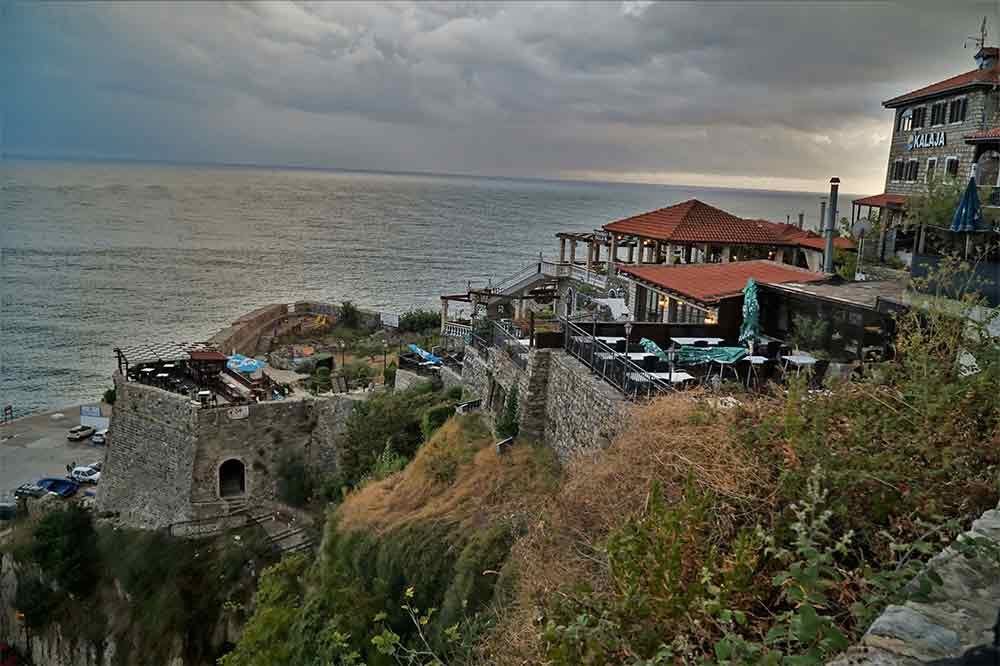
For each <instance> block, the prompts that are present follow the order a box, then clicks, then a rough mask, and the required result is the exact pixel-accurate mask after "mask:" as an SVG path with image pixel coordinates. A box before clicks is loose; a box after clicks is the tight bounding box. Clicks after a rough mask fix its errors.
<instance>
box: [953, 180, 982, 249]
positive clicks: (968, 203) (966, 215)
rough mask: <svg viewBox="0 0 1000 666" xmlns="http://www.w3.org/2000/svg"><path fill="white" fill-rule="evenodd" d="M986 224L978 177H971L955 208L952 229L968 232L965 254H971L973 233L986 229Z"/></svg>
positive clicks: (961, 232) (956, 231)
mask: <svg viewBox="0 0 1000 666" xmlns="http://www.w3.org/2000/svg"><path fill="white" fill-rule="evenodd" d="M985 227H986V225H985V224H984V223H983V209H982V207H981V206H980V205H979V192H978V191H977V190H976V177H975V176H973V177H972V178H970V179H969V184H968V186H967V187H966V188H965V193H964V194H963V195H962V198H961V199H960V200H959V202H958V208H956V209H955V217H953V218H952V220H951V230H952V231H954V232H955V233H959V234H967V235H966V237H965V256H966V257H968V256H969V245H971V243H972V236H971V234H974V233H976V232H977V231H985V230H986V229H985Z"/></svg>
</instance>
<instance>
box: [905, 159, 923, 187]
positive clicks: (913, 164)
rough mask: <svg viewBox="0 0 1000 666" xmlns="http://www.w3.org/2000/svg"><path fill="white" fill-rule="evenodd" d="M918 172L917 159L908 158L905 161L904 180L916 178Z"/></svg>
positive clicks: (918, 164) (911, 180) (918, 163)
mask: <svg viewBox="0 0 1000 666" xmlns="http://www.w3.org/2000/svg"><path fill="white" fill-rule="evenodd" d="M919 173H920V162H918V161H917V160H910V161H909V162H907V163H906V180H907V181H909V182H911V183H912V182H913V181H915V180H916V179H917V176H918V175H919Z"/></svg>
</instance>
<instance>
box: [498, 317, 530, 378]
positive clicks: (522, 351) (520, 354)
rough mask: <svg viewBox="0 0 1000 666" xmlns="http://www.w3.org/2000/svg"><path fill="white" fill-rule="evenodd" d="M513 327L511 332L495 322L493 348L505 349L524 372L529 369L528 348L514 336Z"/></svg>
mask: <svg viewBox="0 0 1000 666" xmlns="http://www.w3.org/2000/svg"><path fill="white" fill-rule="evenodd" d="M513 331H516V329H514V328H513V327H511V329H510V330H508V329H507V328H504V326H503V325H502V324H501V323H500V322H493V346H494V347H497V348H498V349H503V350H505V351H506V352H507V355H508V356H510V359H511V360H512V361H514V364H515V365H517V366H518V367H519V368H521V369H522V370H527V369H528V347H527V346H526V345H525V344H524V343H523V342H521V340H520V339H518V337H517V336H516V335H515V334H514V332H513Z"/></svg>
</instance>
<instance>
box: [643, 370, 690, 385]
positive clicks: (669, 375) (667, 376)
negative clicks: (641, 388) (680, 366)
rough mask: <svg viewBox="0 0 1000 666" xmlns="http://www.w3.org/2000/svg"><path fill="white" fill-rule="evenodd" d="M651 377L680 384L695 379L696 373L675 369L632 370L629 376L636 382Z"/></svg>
mask: <svg viewBox="0 0 1000 666" xmlns="http://www.w3.org/2000/svg"><path fill="white" fill-rule="evenodd" d="M651 377H652V378H653V379H660V380H662V381H666V382H670V383H671V384H680V383H683V382H688V381H692V380H694V375H689V374H688V373H686V372H681V371H680V370H674V371H673V372H630V373H629V374H628V378H629V379H631V380H632V381H634V382H648V381H649V379H650V378H651Z"/></svg>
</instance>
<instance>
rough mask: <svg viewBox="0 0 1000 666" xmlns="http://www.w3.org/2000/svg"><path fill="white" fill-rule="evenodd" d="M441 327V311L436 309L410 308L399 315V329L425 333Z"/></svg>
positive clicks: (405, 331) (407, 331)
mask: <svg viewBox="0 0 1000 666" xmlns="http://www.w3.org/2000/svg"><path fill="white" fill-rule="evenodd" d="M440 328H441V313H440V312H436V311H434V310H410V311H409V312H404V313H403V314H402V315H400V317H399V330H400V331H403V332H404V333H423V332H425V331H429V330H432V329H440Z"/></svg>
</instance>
